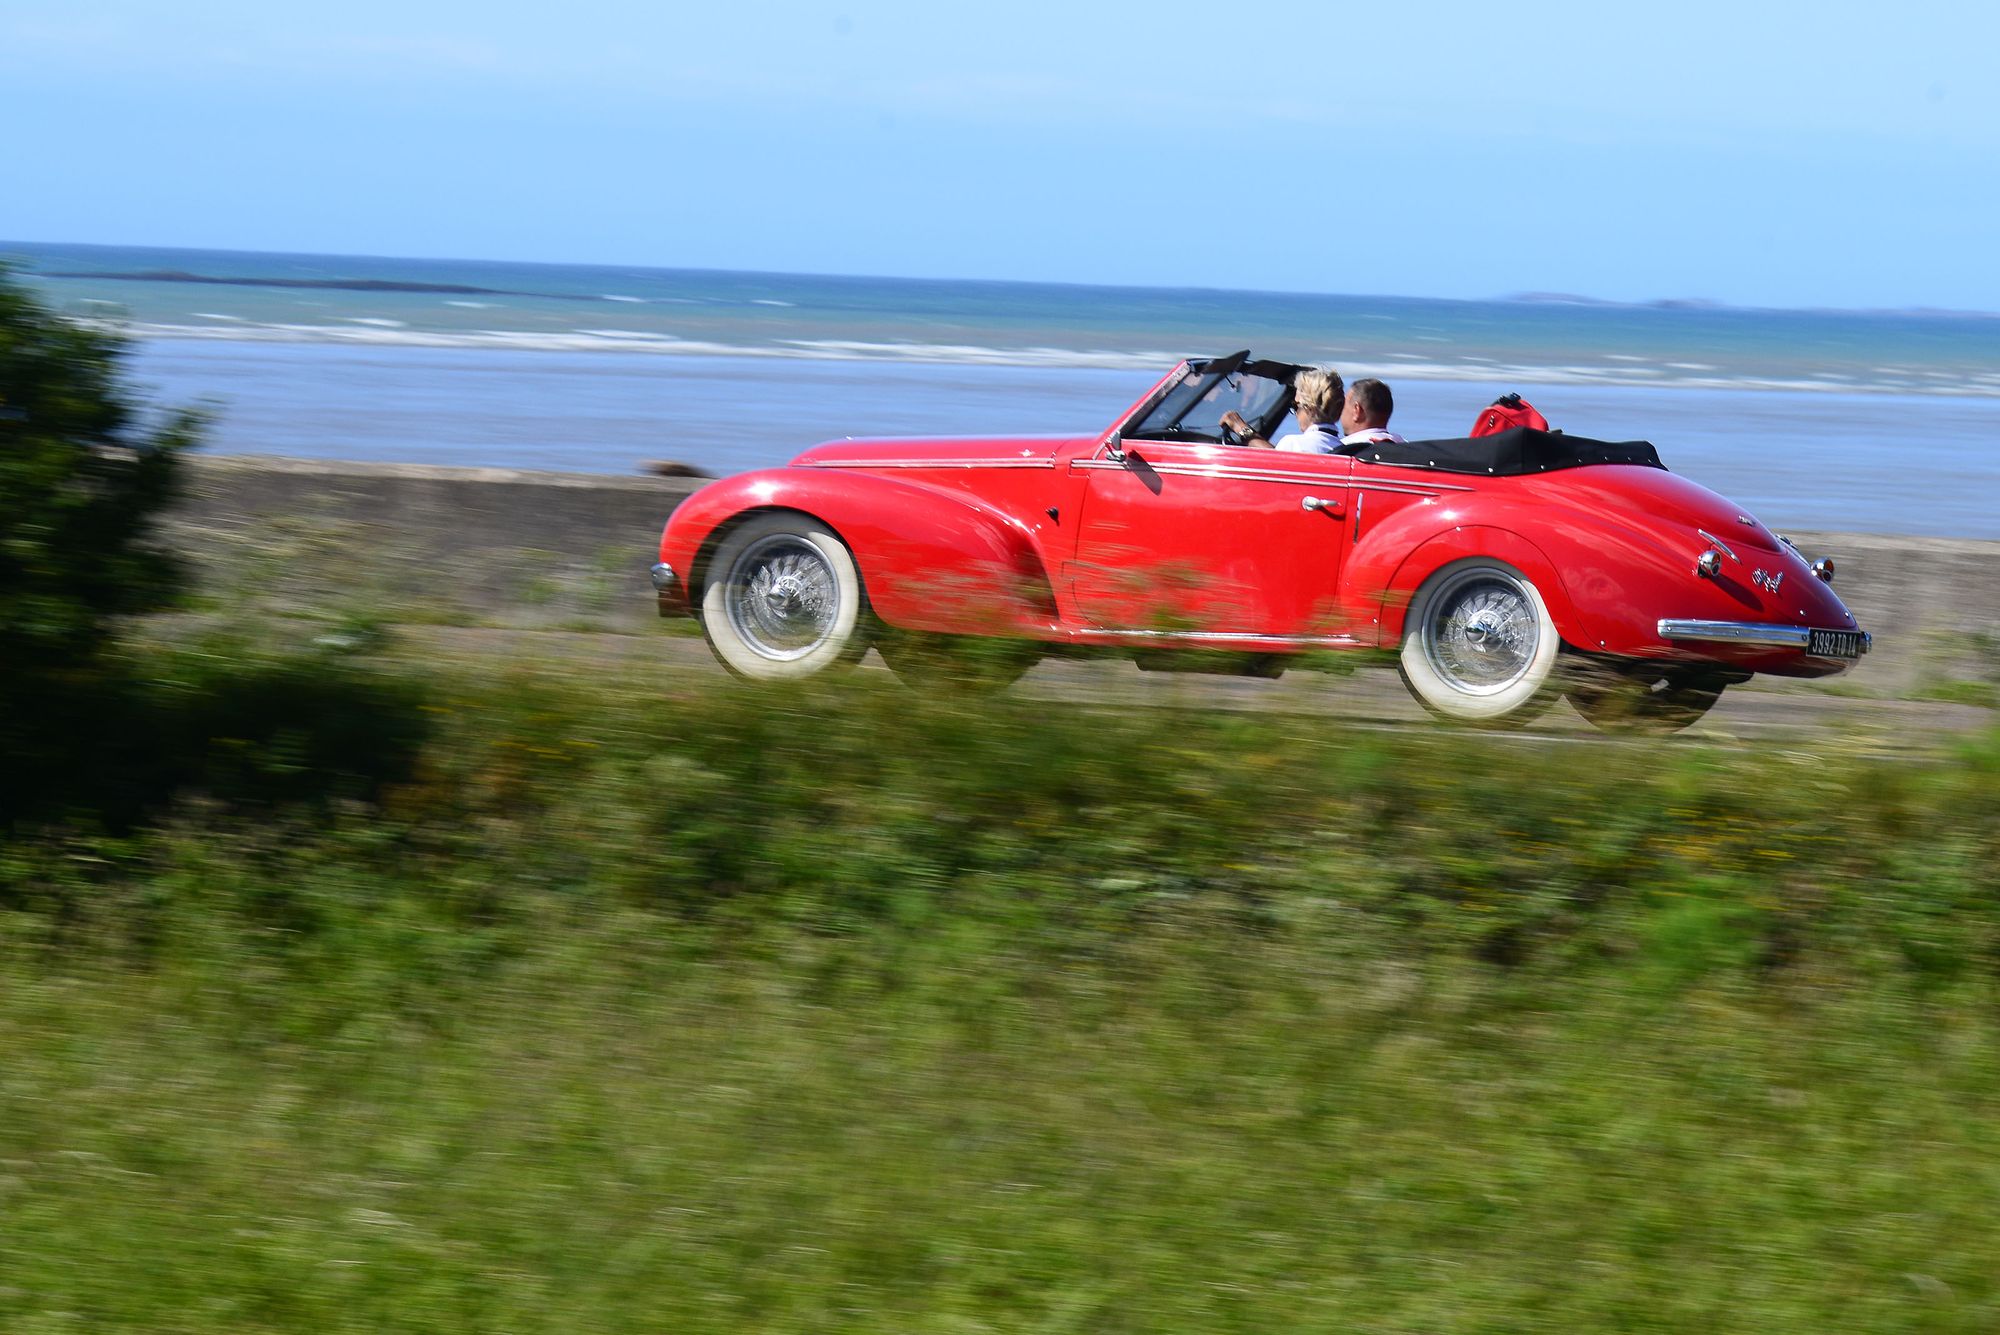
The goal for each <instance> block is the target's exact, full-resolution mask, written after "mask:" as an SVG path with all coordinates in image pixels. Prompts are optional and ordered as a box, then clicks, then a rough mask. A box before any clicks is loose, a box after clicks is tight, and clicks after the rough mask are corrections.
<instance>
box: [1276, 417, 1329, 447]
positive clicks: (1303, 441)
mask: <svg viewBox="0 0 2000 1335" xmlns="http://www.w3.org/2000/svg"><path fill="white" fill-rule="evenodd" d="M1339 444H1340V431H1339V429H1338V428H1336V427H1334V426H1331V425H1329V424H1327V423H1325V422H1317V423H1314V424H1313V426H1312V428H1311V429H1310V430H1306V431H1294V432H1293V433H1292V434H1291V435H1289V436H1280V437H1278V438H1277V439H1276V440H1274V441H1272V442H1271V448H1272V449H1274V450H1290V451H1291V452H1292V453H1293V454H1331V453H1333V451H1334V448H1335V447H1336V446H1338V445H1339Z"/></svg>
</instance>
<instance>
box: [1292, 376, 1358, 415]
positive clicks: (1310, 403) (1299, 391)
mask: <svg viewBox="0 0 2000 1335" xmlns="http://www.w3.org/2000/svg"><path fill="white" fill-rule="evenodd" d="M1292 402H1293V404H1294V406H1295V407H1297V408H1298V409H1300V410H1302V411H1304V412H1308V413H1311V414H1312V418H1313V421H1315V422H1333V421H1338V420H1339V418H1340V410H1341V409H1342V408H1344V407H1346V406H1347V387H1346V386H1345V385H1343V384H1341V382H1340V372H1338V371H1336V370H1334V369H1333V368H1332V367H1331V366H1315V367H1312V368H1311V369H1309V370H1305V371H1301V372H1299V374H1298V378H1297V379H1296V380H1294V381H1292Z"/></svg>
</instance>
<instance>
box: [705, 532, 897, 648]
mask: <svg viewBox="0 0 2000 1335" xmlns="http://www.w3.org/2000/svg"><path fill="white" fill-rule="evenodd" d="M709 571H710V574H709V578H708V580H707V583H706V585H705V587H704V588H703V590H702V602H701V605H702V629H703V631H704V632H706V634H707V636H708V643H709V647H710V648H711V649H713V650H714V651H715V656H716V657H717V658H718V659H720V660H721V661H722V665H723V666H724V667H726V668H728V669H729V670H730V671H731V672H734V673H736V674H737V675H738V676H743V677H762V678H786V677H808V676H811V675H812V674H814V673H816V672H821V671H824V670H825V669H827V668H831V667H838V666H850V665H852V664H853V663H854V662H856V661H857V660H859V659H860V657H861V655H862V654H864V653H866V652H867V650H868V642H867V637H866V636H865V635H864V634H863V633H862V631H863V627H864V626H865V625H866V624H867V622H866V621H865V619H864V618H863V617H862V615H861V614H862V612H863V610H864V609H863V604H864V602H865V599H864V598H863V596H862V591H861V576H860V572H859V570H858V569H857V568H856V567H855V564H854V557H853V555H852V554H851V553H849V551H848V550H847V546H846V544H845V543H843V542H841V540H840V539H839V538H838V537H835V536H834V534H833V532H832V531H831V530H829V529H828V528H826V526H825V525H823V524H821V523H819V522H818V521H817V520H814V519H812V518H810V517H809V516H806V515H802V514H795V513H791V512H788V511H771V512H768V513H765V514H760V515H757V516H754V517H753V518H751V519H750V520H748V521H747V522H745V523H744V524H742V525H741V526H739V527H738V528H736V529H735V530H733V531H732V532H731V533H730V534H729V535H728V537H726V538H725V539H724V540H723V542H722V544H721V546H720V547H718V548H717V549H716V552H715V556H714V558H713V560H712V561H710V563H709Z"/></svg>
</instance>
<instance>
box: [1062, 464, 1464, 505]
mask: <svg viewBox="0 0 2000 1335" xmlns="http://www.w3.org/2000/svg"><path fill="white" fill-rule="evenodd" d="M1127 466H1128V465H1126V464H1125V463H1122V462H1119V461H1117V460H1112V459H1075V460H1072V461H1071V462H1070V467H1071V468H1073V469H1101V470H1116V469H1121V468H1125V467H1127ZM1147 466H1148V467H1149V468H1151V469H1152V470H1153V471H1154V472H1155V473H1161V474H1164V475H1167V476H1170V477H1213V478H1221V479H1224V480H1226V481H1230V482H1289V483H1292V484H1294V485H1296V486H1301V487H1341V486H1345V487H1353V488H1355V489H1357V490H1361V491H1388V492H1399V493H1401V494H1403V495H1407V496H1435V495H1437V494H1438V493H1439V492H1441V491H1471V490H1473V488H1471V487H1461V486H1455V485H1453V484H1451V483H1449V482H1377V481H1373V480H1363V479H1357V478H1354V477H1341V476H1340V475H1339V474H1329V473H1285V472H1280V471H1278V470H1276V469H1269V468H1237V467H1232V466H1231V465H1228V464H1175V463H1165V464H1157V463H1153V462H1152V461H1151V460H1148V461H1147Z"/></svg>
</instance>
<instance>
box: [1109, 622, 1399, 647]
mask: <svg viewBox="0 0 2000 1335" xmlns="http://www.w3.org/2000/svg"><path fill="white" fill-rule="evenodd" d="M1082 633H1083V634H1086V635H1122V636H1130V637H1134V638H1137V639H1146V640H1186V641H1191V642H1199V643H1203V644H1306V645H1311V644H1316V645H1323V646H1325V647H1327V648H1337V647H1342V646H1348V645H1357V644H1360V643H1361V641H1360V640H1357V639H1355V638H1354V637H1353V636H1352V635H1269V634H1266V633H1264V632H1263V631H1255V630H1111V629H1107V628H1105V627H1102V626H1088V627H1085V628H1083V631H1082Z"/></svg>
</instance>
